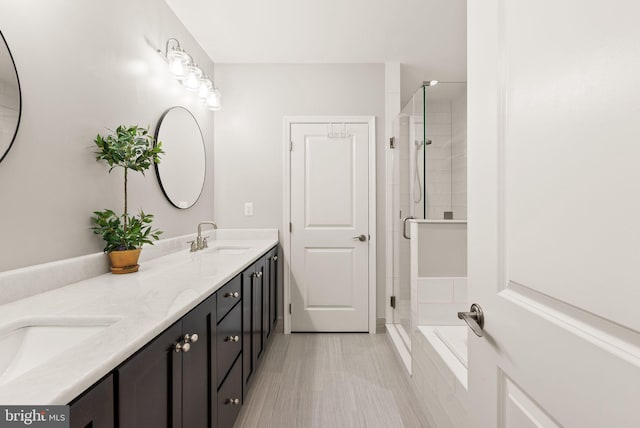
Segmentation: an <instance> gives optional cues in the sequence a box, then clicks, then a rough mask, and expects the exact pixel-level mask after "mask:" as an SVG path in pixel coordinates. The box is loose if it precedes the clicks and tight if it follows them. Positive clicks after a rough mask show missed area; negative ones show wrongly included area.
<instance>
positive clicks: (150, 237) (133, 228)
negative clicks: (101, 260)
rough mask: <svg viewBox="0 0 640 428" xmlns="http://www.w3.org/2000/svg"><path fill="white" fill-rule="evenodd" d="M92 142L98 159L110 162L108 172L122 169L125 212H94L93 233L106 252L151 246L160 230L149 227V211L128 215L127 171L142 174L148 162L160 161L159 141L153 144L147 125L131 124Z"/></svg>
mask: <svg viewBox="0 0 640 428" xmlns="http://www.w3.org/2000/svg"><path fill="white" fill-rule="evenodd" d="M94 143H95V144H96V146H97V148H98V150H97V151H96V152H95V154H96V160H97V161H101V160H102V161H105V162H107V164H108V165H109V173H111V171H113V170H114V169H115V168H122V169H123V170H124V211H123V214H122V215H118V214H116V213H115V212H114V211H112V210H109V209H105V210H103V211H94V213H93V214H94V215H93V217H92V218H91V219H92V221H93V223H94V224H95V226H93V227H92V228H91V229H92V230H93V233H95V234H97V235H101V236H102V239H104V241H105V242H106V246H105V248H104V251H105V252H111V251H120V250H133V249H135V248H139V247H140V246H142V245H143V244H151V245H153V241H154V240H158V239H159V237H160V234H161V233H162V231H160V230H157V229H155V230H154V229H152V228H151V223H152V221H153V215H152V214H145V213H144V212H143V211H142V210H141V211H140V213H139V214H138V215H133V216H129V213H128V210H127V209H128V201H127V198H128V193H127V184H128V177H127V176H128V171H129V170H132V171H136V172H140V173H142V175H144V172H145V171H146V170H148V169H149V168H150V167H151V165H153V164H156V163H159V162H160V155H162V154H164V152H163V151H162V143H161V142H159V141H158V142H157V144H155V145H154V138H153V136H151V135H150V134H149V129H148V128H141V127H139V126H137V125H134V126H129V127H125V126H122V125H121V126H118V127H117V128H116V130H115V131H113V132H112V133H111V134H109V135H106V136H102V135H97V136H96V138H95V140H94Z"/></svg>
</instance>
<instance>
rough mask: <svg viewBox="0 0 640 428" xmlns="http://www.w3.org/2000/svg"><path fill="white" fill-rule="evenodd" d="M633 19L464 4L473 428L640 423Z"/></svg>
mask: <svg viewBox="0 0 640 428" xmlns="http://www.w3.org/2000/svg"><path fill="white" fill-rule="evenodd" d="M638 17H640V3H639V2H637V1H635V0H622V1H618V2H615V4H614V3H610V2H603V1H579V0H568V1H560V2H558V1H554V0H536V1H533V0H515V1H512V0H483V1H479V0H469V2H468V30H469V31H468V41H469V44H468V52H469V54H468V55H469V57H468V67H469V70H468V79H469V82H468V89H469V104H468V105H469V115H468V117H469V128H468V131H469V134H468V135H469V137H468V138H469V140H468V141H469V146H468V166H469V175H468V177H469V295H470V300H471V302H473V303H478V304H479V305H480V306H481V307H482V309H483V312H484V317H485V325H484V336H483V337H476V336H475V335H474V334H473V333H472V332H471V331H469V396H470V399H471V411H470V426H474V427H482V428H494V427H507V428H528V427H580V428H589V427H592V428H604V427H612V428H613V427H615V428H625V427H638V426H640V310H638V305H639V303H640V167H639V163H640V101H639V100H640V44H639V43H638V41H639V40H640V26H638ZM471 302H470V303H471Z"/></svg>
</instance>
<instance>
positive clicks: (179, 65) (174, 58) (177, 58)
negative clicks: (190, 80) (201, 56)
mask: <svg viewBox="0 0 640 428" xmlns="http://www.w3.org/2000/svg"><path fill="white" fill-rule="evenodd" d="M167 61H168V62H169V70H170V71H171V73H172V74H173V75H174V76H176V77H177V78H178V79H181V78H183V77H184V76H185V74H186V72H187V65H189V63H190V62H191V57H190V56H189V54H188V53H186V52H185V51H183V50H181V49H180V48H176V49H172V50H170V51H169V53H168V54H167Z"/></svg>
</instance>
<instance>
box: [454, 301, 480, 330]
mask: <svg viewBox="0 0 640 428" xmlns="http://www.w3.org/2000/svg"><path fill="white" fill-rule="evenodd" d="M458 318H460V319H461V320H464V322H466V323H467V325H468V326H469V328H470V329H471V330H472V331H473V332H474V333H475V335H476V336H478V337H482V336H483V335H484V332H483V331H482V328H483V327H484V313H483V312H482V308H481V307H480V305H478V304H476V303H474V304H473V305H471V310H470V311H469V312H458Z"/></svg>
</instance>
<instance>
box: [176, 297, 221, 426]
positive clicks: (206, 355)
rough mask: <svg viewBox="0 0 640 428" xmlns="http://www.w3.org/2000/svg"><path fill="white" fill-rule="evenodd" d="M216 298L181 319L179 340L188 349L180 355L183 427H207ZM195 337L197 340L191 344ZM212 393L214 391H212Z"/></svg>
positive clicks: (200, 305)
mask: <svg viewBox="0 0 640 428" xmlns="http://www.w3.org/2000/svg"><path fill="white" fill-rule="evenodd" d="M215 310H216V296H215V295H213V296H211V297H209V298H208V299H207V300H205V301H204V302H202V303H201V304H199V305H198V306H196V308H195V309H193V310H192V311H191V312H189V313H188V314H187V315H185V316H184V318H182V337H183V340H187V336H186V335H189V339H188V340H189V341H190V347H189V350H188V351H187V352H182V426H183V427H185V428H187V427H188V428H208V426H209V417H210V414H209V403H211V402H212V399H211V397H210V392H209V391H210V387H209V386H210V385H209V382H210V378H209V370H210V367H211V357H212V353H211V351H210V349H211V345H212V344H211V341H210V337H212V335H211V331H210V329H211V322H210V321H211V319H213V320H214V325H215V318H216V315H215ZM194 335H197V339H196V340H195V341H194ZM214 391H215V390H214Z"/></svg>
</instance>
